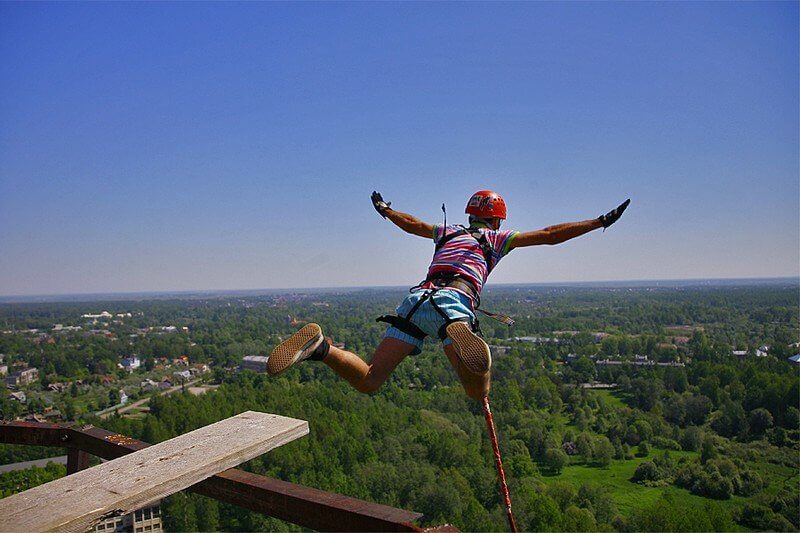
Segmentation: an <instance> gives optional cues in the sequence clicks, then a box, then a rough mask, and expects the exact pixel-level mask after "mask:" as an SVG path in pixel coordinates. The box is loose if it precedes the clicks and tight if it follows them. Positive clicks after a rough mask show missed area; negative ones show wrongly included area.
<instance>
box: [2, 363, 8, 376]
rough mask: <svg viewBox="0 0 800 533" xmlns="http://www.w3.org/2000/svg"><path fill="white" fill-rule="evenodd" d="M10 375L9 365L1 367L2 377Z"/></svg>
mask: <svg viewBox="0 0 800 533" xmlns="http://www.w3.org/2000/svg"><path fill="white" fill-rule="evenodd" d="M6 374H8V365H0V376H5V375H6Z"/></svg>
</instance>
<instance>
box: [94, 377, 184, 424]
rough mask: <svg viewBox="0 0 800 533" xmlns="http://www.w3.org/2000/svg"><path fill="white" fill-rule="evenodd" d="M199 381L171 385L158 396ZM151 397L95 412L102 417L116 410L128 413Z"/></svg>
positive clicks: (106, 416) (120, 412)
mask: <svg viewBox="0 0 800 533" xmlns="http://www.w3.org/2000/svg"><path fill="white" fill-rule="evenodd" d="M198 381H200V380H199V379H195V380H194V381H189V382H187V383H186V384H184V385H175V386H174V387H170V388H168V389H167V390H165V391H163V392H161V393H159V394H157V395H156V396H161V395H164V394H172V393H173V392H176V391H179V390H181V388H182V387H191V386H192V385H194V384H195V383H197V382H198ZM150 398H152V396H148V397H147V398H142V399H141V400H136V401H135V402H133V403H129V404H126V405H115V406H114V407H109V408H108V409H103V410H102V411H98V412H96V413H95V414H96V415H97V416H99V417H100V418H108V417H109V416H111V415H113V414H114V413H115V412H116V413H119V414H123V413H127V412H128V411H131V410H133V409H136V408H137V407H141V406H143V405H145V404H147V403H148V402H149V401H150Z"/></svg>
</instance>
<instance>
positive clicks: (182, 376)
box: [172, 370, 192, 381]
mask: <svg viewBox="0 0 800 533" xmlns="http://www.w3.org/2000/svg"><path fill="white" fill-rule="evenodd" d="M172 376H173V377H176V378H178V381H189V380H190V379H192V373H191V372H189V371H188V370H179V371H175V372H173V373H172Z"/></svg>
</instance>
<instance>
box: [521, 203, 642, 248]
mask: <svg viewBox="0 0 800 533" xmlns="http://www.w3.org/2000/svg"><path fill="white" fill-rule="evenodd" d="M629 203H631V201H630V199H628V200H625V201H624V202H623V203H622V204H620V205H619V207H617V208H616V209H613V210H611V211H609V212H608V213H606V214H605V215H600V216H599V217H597V218H593V219H591V220H583V221H581V222H567V223H565V224H556V225H555V226H549V227H546V228H544V229H540V230H537V231H528V232H525V233H520V234H519V235H517V236H516V237H515V238H514V239H513V240H512V241H511V244H510V247H511V248H520V247H523V246H536V245H539V244H560V243H562V242H564V241H568V240H570V239H574V238H575V237H580V236H581V235H583V234H584V233H589V232H590V231H592V230H596V229H600V228H607V227H609V226H610V225H611V224H613V223H614V222H616V221H617V220H619V217H621V216H622V213H623V212H625V209H627V208H628V204H629Z"/></svg>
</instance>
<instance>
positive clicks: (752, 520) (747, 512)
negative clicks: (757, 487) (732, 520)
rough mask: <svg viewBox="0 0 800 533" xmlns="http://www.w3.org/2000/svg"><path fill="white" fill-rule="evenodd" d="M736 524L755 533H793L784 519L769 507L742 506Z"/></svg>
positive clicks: (746, 504)
mask: <svg viewBox="0 0 800 533" xmlns="http://www.w3.org/2000/svg"><path fill="white" fill-rule="evenodd" d="M737 522H739V523H740V524H742V525H744V526H747V527H750V528H752V529H755V530H757V531H795V528H794V526H793V525H792V523H791V522H789V521H788V520H786V518H784V517H783V516H781V515H779V514H776V513H775V512H773V511H772V509H770V508H769V507H766V506H764V505H759V504H756V503H752V502H747V503H745V504H744V506H743V507H742V510H741V513H740V516H739V518H738V520H737Z"/></svg>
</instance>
